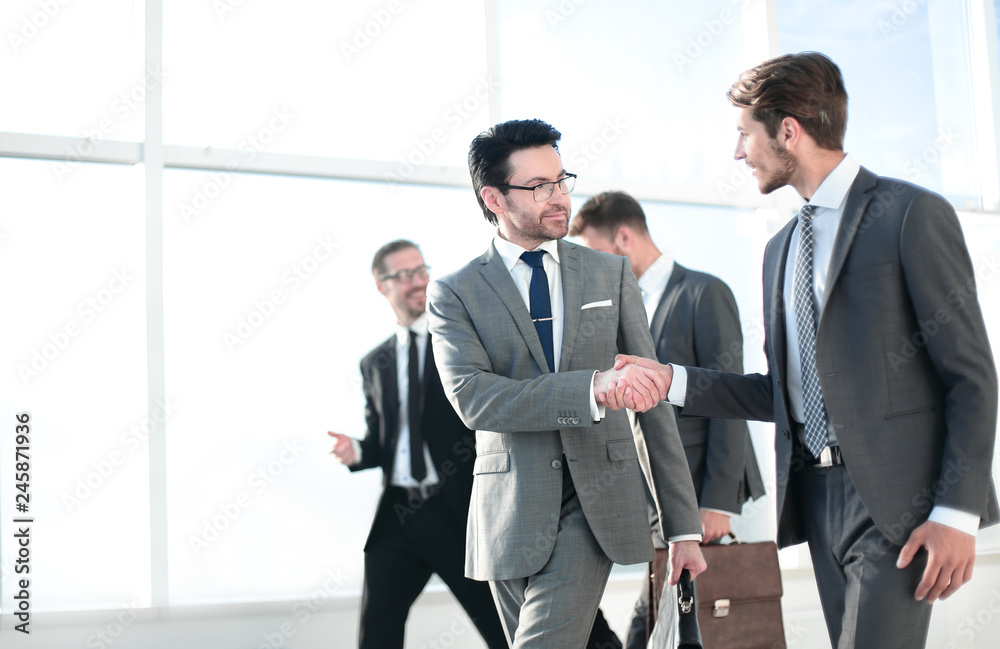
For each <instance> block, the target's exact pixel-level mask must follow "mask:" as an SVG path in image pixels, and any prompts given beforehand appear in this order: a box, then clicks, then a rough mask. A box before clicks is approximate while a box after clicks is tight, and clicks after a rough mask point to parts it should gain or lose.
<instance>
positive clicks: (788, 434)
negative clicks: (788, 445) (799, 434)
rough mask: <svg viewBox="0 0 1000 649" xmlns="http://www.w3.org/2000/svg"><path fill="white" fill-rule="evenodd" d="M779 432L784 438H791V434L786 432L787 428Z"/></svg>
mask: <svg viewBox="0 0 1000 649" xmlns="http://www.w3.org/2000/svg"><path fill="white" fill-rule="evenodd" d="M781 434H782V435H784V436H785V439H791V438H792V434H791V433H789V432H788V429H787V428H786V429H785V430H783V431H781Z"/></svg>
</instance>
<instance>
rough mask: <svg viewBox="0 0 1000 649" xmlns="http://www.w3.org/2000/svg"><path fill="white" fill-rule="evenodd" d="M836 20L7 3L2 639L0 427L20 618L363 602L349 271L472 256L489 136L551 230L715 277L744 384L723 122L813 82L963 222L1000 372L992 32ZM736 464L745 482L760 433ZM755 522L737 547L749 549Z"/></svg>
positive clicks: (746, 234) (369, 317)
mask: <svg viewBox="0 0 1000 649" xmlns="http://www.w3.org/2000/svg"><path fill="white" fill-rule="evenodd" d="M830 4H831V8H826V7H825V6H823V5H822V4H821V5H817V4H816V3H802V2H790V1H786V0H778V1H777V2H763V1H757V0H711V1H709V2H702V3H686V4H682V3H663V2H656V1H654V0H629V1H627V2H621V3H609V2H581V1H580V0H546V1H545V2H543V3H537V2H534V3H532V2H526V1H524V0H503V1H502V2H468V1H467V0H449V1H448V2H439V3H412V2H407V1H405V0H402V1H399V2H396V1H395V0H365V1H364V2H354V3H324V2H315V1H310V0H293V1H291V2H276V1H275V0H271V1H267V0H256V1H254V2H243V1H241V0H217V1H213V2H180V1H178V2H173V1H171V2H165V1H164V0H145V1H144V2H143V1H140V0H131V1H126V0H101V1H99V2H96V1H95V2H87V3H71V2H65V1H64V0H58V1H56V0H53V1H51V2H49V1H45V2H42V1H39V0H12V1H9V2H5V3H4V6H3V9H2V10H0V27H2V28H3V29H2V30H0V32H2V33H3V35H4V40H3V43H2V45H0V87H3V88H4V90H5V100H4V101H2V102H0V298H2V303H3V305H4V311H3V317H0V339H2V340H3V341H4V344H3V345H2V346H0V361H2V363H0V369H2V371H0V405H2V408H0V421H6V422H7V423H6V424H2V425H0V466H2V467H3V469H2V470H0V564H2V572H0V610H2V611H3V612H4V613H7V612H9V611H11V610H12V608H13V607H14V606H15V599H14V596H15V595H16V594H17V591H16V590H15V586H14V584H15V582H14V581H13V577H14V575H16V574H17V573H15V572H14V568H15V565H16V560H17V558H18V555H17V551H18V548H17V546H16V545H14V544H12V543H11V539H12V538H14V537H13V534H14V533H15V531H16V529H15V527H14V523H13V522H12V521H14V519H15V518H17V517H18V516H19V515H21V514H25V512H20V513H19V512H16V511H15V509H14V508H15V500H14V499H13V498H11V497H10V495H11V493H12V488H13V482H12V480H13V478H12V475H11V472H10V471H9V468H10V467H11V466H12V465H13V460H14V452H15V451H14V447H15V443H14V439H15V438H14V431H15V428H14V423H15V422H14V415H15V413H21V412H28V413H30V415H31V420H32V427H33V431H34V434H33V436H32V441H31V453H32V470H31V494H32V496H31V508H30V511H29V512H26V513H28V514H30V515H31V516H32V517H34V520H35V523H34V527H33V529H32V532H33V541H32V545H31V551H32V570H33V573H32V574H33V577H37V581H35V582H34V584H36V585H37V587H33V590H32V603H33V607H34V610H36V611H39V612H42V611H59V610H61V611H67V610H87V609H117V608H119V607H122V606H125V605H127V606H131V607H147V606H162V605H201V604H208V603H225V602H245V601H257V602H261V601H275V600H287V601H295V600H296V599H299V598H302V597H305V596H308V595H309V594H310V593H311V592H313V591H314V589H315V588H316V584H317V583H318V582H323V581H324V577H323V576H324V575H327V574H334V575H336V576H337V579H336V580H335V581H336V584H337V587H336V593H331V594H336V595H343V596H355V595H357V594H358V592H359V590H360V586H361V571H362V547H363V544H364V540H365V537H366V534H367V529H368V525H369V524H370V520H371V514H372V511H373V508H374V506H375V502H376V499H377V497H378V493H379V489H380V484H381V482H380V476H379V474H378V472H377V471H368V472H364V473H361V474H350V473H348V472H347V471H346V470H345V469H344V468H343V467H341V466H339V464H338V463H337V462H336V460H334V459H333V458H331V457H330V456H329V455H328V453H327V452H328V450H329V448H330V442H329V441H328V440H329V438H328V437H327V436H326V434H325V433H326V431H327V430H337V431H340V432H345V433H348V434H352V435H357V436H360V435H361V434H362V433H363V426H364V422H363V402H362V396H361V391H360V385H359V376H358V371H357V366H358V361H359V359H360V358H361V357H362V356H363V355H364V354H365V353H366V352H367V351H368V350H369V349H370V348H371V347H373V346H374V345H375V344H377V343H378V342H380V341H381V340H383V339H385V338H386V337H388V335H389V334H390V331H391V326H392V322H393V318H392V314H391V312H390V310H389V308H388V307H387V305H386V304H385V301H384V300H383V299H382V298H381V296H379V295H378V293H377V292H376V291H375V289H374V286H373V282H372V278H371V273H370V271H369V264H370V260H371V256H372V254H373V253H374V251H375V250H376V249H377V248H378V246H380V245H381V244H382V243H385V242H386V241H388V240H390V239H395V238H399V237H407V238H412V239H414V240H415V241H417V242H418V243H420V244H421V247H422V248H423V252H424V255H425V258H426V260H427V262H428V263H429V264H430V265H431V266H432V267H433V271H432V274H433V275H440V274H442V273H445V272H448V271H450V270H454V269H456V268H458V267H459V266H460V265H461V264H463V263H465V262H467V261H468V260H469V259H471V258H472V257H474V256H476V255H478V254H480V253H481V252H482V251H483V250H485V248H486V247H487V245H488V243H489V239H490V237H491V236H492V228H491V227H490V226H488V225H487V224H486V223H485V222H484V220H483V219H482V215H481V212H480V210H479V207H478V205H477V204H476V201H475V198H474V196H473V194H472V191H471V189H470V187H469V182H468V174H467V171H466V170H465V165H466V161H465V157H466V152H467V147H468V144H469V142H470V141H471V139H472V138H473V137H474V136H475V135H476V134H477V133H479V132H480V131H482V130H483V129H485V128H487V127H488V126H490V125H491V124H492V123H494V122H498V121H501V120H506V119H512V118H525V117H538V118H541V119H545V120H546V121H549V122H550V123H552V124H553V125H554V126H555V127H556V128H558V129H559V130H560V131H562V133H563V140H562V143H561V147H560V149H561V152H562V154H563V158H564V164H565V166H566V168H567V170H569V171H571V172H574V173H578V174H579V175H580V183H579V186H578V187H579V193H578V195H575V196H574V198H573V204H574V206H579V205H580V204H581V202H582V200H583V199H584V198H585V197H586V195H587V194H592V193H596V192H599V191H604V190H609V189H622V190H625V191H628V192H631V193H632V194H634V195H636V196H637V197H639V198H640V199H641V200H642V202H643V205H644V206H645V207H646V208H647V211H648V214H649V218H650V223H651V227H652V229H653V234H654V237H655V238H656V240H657V241H658V242H660V243H661V244H663V246H664V247H665V248H667V249H668V250H669V251H670V252H671V253H672V254H673V255H674V256H675V257H676V258H677V260H678V261H679V262H680V263H682V264H685V265H689V266H691V267H693V268H697V269H700V270H705V271H708V272H711V273H714V274H716V275H718V276H720V277H722V278H723V279H724V280H726V282H727V283H728V284H729V285H730V286H731V287H732V289H733V291H734V293H735V294H736V296H737V300H738V303H739V308H740V313H741V318H742V321H743V325H744V338H745V342H746V368H747V370H748V371H755V370H762V369H763V367H764V359H763V354H762V352H761V349H762V345H763V332H762V326H761V322H762V320H761V295H760V265H761V257H762V254H763V248H764V245H765V243H766V241H767V239H768V237H769V236H770V235H771V234H773V233H774V232H775V231H776V230H777V228H778V227H780V226H781V225H782V224H783V223H784V222H785V221H787V219H788V218H790V213H788V212H787V211H786V210H785V209H784V203H783V201H784V200H785V198H787V196H784V197H783V196H779V195H776V196H770V197H761V196H759V194H758V193H757V191H756V183H755V182H753V179H752V178H750V177H749V175H748V173H747V170H746V167H745V165H743V164H741V163H738V162H735V161H733V160H732V155H733V149H734V146H735V128H734V115H733V111H732V109H731V107H730V106H729V105H728V103H727V102H726V100H725V91H726V89H727V88H728V87H729V85H730V84H731V83H732V82H733V80H735V78H736V77H737V75H738V74H739V72H740V71H741V70H743V69H745V68H746V67H747V66H749V65H752V64H754V63H756V62H759V61H760V60H763V59H764V58H766V57H768V56H769V55H773V54H776V53H778V52H779V51H781V52H791V51H800V50H806V49H815V50H821V51H825V52H827V53H829V54H830V55H831V56H832V57H833V58H834V59H835V60H836V61H837V62H838V63H839V64H840V65H841V67H842V69H843V71H844V75H845V78H846V81H847V86H848V91H849V93H850V96H851V117H850V127H849V130H848V141H847V148H848V150H849V151H850V152H851V153H852V154H853V155H854V156H855V157H856V158H857V159H858V161H859V162H861V163H862V164H864V165H866V166H868V167H870V168H871V169H873V170H874V171H877V172H879V173H883V174H889V175H895V176H899V177H902V178H904V179H907V180H912V181H914V182H917V183H920V184H923V185H926V186H928V187H930V188H931V189H934V190H935V191H939V192H941V193H943V194H944V195H945V196H946V197H947V198H948V199H949V200H951V201H952V202H953V203H954V204H955V205H956V206H958V207H960V208H962V209H963V210H964V211H963V213H962V222H963V226H964V227H965V228H966V233H967V237H968V239H969V242H970V249H971V250H972V254H973V258H974V260H975V261H976V263H977V271H978V273H979V278H980V285H981V290H982V301H983V304H984V308H985V309H986V317H987V320H988V325H989V326H990V327H991V331H992V332H993V336H994V340H995V341H997V345H996V346H1000V313H998V312H997V310H996V307H995V305H997V304H1000V294H998V293H997V290H998V286H1000V282H998V281H997V280H996V276H997V275H998V274H1000V273H997V272H996V266H997V264H996V260H997V254H998V250H997V248H996V245H997V244H996V243H995V242H996V241H997V240H998V236H1000V234H998V232H997V229H998V227H1000V226H998V225H997V223H998V221H997V212H996V210H997V209H998V207H1000V202H998V201H997V200H996V199H995V196H996V195H997V193H998V191H997V190H996V187H998V186H1000V179H998V178H997V171H996V170H997V168H998V160H997V154H996V136H995V133H996V132H997V123H996V121H997V120H996V114H997V109H996V108H995V107H993V104H991V103H990V97H994V96H1000V90H998V88H1000V80H998V79H997V75H996V67H998V66H994V68H993V72H992V73H989V74H987V75H986V76H983V67H982V66H981V65H980V63H981V60H980V59H981V57H977V56H976V55H975V53H976V52H979V51H980V49H977V48H981V46H982V43H981V41H983V39H984V38H985V40H986V43H987V45H988V46H990V47H992V50H990V51H992V52H994V53H995V52H996V51H997V48H996V40H997V30H996V28H995V25H994V24H993V23H990V24H989V25H987V28H986V29H985V30H983V29H980V28H981V27H982V21H979V22H978V23H977V22H976V21H975V20H972V19H970V16H971V15H976V16H978V15H980V14H982V13H984V12H985V15H988V16H989V20H990V21H993V20H994V19H993V15H994V13H995V12H992V11H985V10H986V8H989V9H991V10H993V9H995V6H996V3H995V2H993V3H990V2H988V0H964V1H962V2H943V1H941V0H928V1H927V2H924V1H922V0H920V1H916V0H915V1H913V2H902V3H900V2H890V1H880V2H874V3H871V2H868V3H866V2H861V1H860V0H859V1H857V2H848V3H843V2H842V3H836V5H837V6H836V8H832V5H833V3H830ZM775 8H776V13H774V9H775ZM909 9H912V11H909ZM973 9H975V10H976V11H978V12H979V13H976V12H974V11H972V10H973ZM899 12H902V13H899ZM817 25H821V26H822V29H817V28H816V26H817ZM986 32H988V33H989V36H988V38H986V37H985V36H984V34H985V33H986ZM161 43H162V47H160V44H161ZM987 49H989V47H987ZM970 97H972V98H973V99H970ZM991 138H992V139H991ZM991 143H992V144H991ZM990 146H992V149H991V148H990ZM98 163H101V164H98ZM991 192H992V193H991ZM779 194H780V193H779ZM991 246H992V247H991ZM752 434H753V439H754V443H755V444H756V447H757V452H758V457H759V458H760V461H761V466H762V469H763V470H764V473H765V482H767V483H768V484H769V485H773V458H772V454H771V443H772V435H773V427H771V426H768V425H764V424H755V425H754V426H753V428H752ZM765 502H767V501H765ZM763 507H766V508H762V506H758V507H756V508H755V509H754V510H753V512H750V514H751V515H748V517H747V519H746V521H745V522H744V523H743V524H744V525H745V528H744V530H745V532H746V536H748V537H749V538H750V539H752V540H756V539H759V538H766V537H769V536H772V535H773V533H774V529H773V503H769V502H767V504H766V506H763ZM980 548H981V549H985V550H998V549H1000V532H995V531H988V532H985V533H983V535H982V537H981V541H980ZM42 584H45V585H44V587H43V586H42ZM123 602H124V603H125V604H123Z"/></svg>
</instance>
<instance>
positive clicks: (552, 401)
mask: <svg viewBox="0 0 1000 649" xmlns="http://www.w3.org/2000/svg"><path fill="white" fill-rule="evenodd" d="M427 297H428V304H427V313H428V315H429V317H430V329H431V340H432V342H433V344H434V358H435V359H436V360H437V363H438V371H439V372H440V374H441V382H442V385H443V386H444V389H445V394H446V395H447V397H448V400H449V401H451V403H452V405H453V406H454V408H455V412H457V413H458V416H459V417H460V418H461V419H462V421H463V422H464V423H465V425H466V426H468V427H469V428H471V429H473V430H489V431H494V432H501V433H516V432H533V431H547V430H555V429H557V428H567V427H569V426H577V427H589V426H592V425H593V423H594V422H593V421H592V420H591V418H590V396H591V390H592V388H591V382H592V379H593V376H594V372H593V371H575V372H556V373H554V374H551V373H550V374H542V375H540V376H537V377H535V378H532V379H512V378H508V377H506V376H502V375H499V374H496V373H494V371H493V368H492V365H491V363H490V359H489V355H488V354H487V353H486V349H485V348H484V347H483V343H482V340H481V339H480V338H479V332H478V331H477V330H476V327H475V324H474V323H473V320H472V317H471V315H470V314H469V312H468V309H466V306H465V304H464V303H463V302H462V300H461V298H460V297H459V296H458V295H457V294H456V293H455V291H454V290H452V288H451V287H450V286H448V285H446V284H445V283H443V282H441V281H436V282H432V283H431V284H430V285H429V286H428V287H427ZM560 413H575V415H574V417H573V418H571V419H572V421H573V422H575V423H572V424H570V423H567V420H566V419H565V417H564V415H562V414H560ZM561 417H562V418H563V419H562V421H559V420H560V418H561Z"/></svg>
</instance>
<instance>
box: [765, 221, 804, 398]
mask: <svg viewBox="0 0 1000 649" xmlns="http://www.w3.org/2000/svg"><path fill="white" fill-rule="evenodd" d="M795 224H796V220H795V219H792V220H791V221H789V222H788V224H787V225H785V227H784V228H782V229H781V231H779V232H778V234H776V235H775V236H774V245H775V246H776V247H777V249H776V253H777V254H776V255H774V258H772V259H770V260H765V268H764V272H765V273H769V274H770V276H765V278H764V286H768V285H770V286H771V295H770V305H771V309H770V311H771V312H770V314H768V317H769V319H770V321H771V335H772V336H773V337H774V346H773V347H772V353H773V354H774V367H775V371H776V372H778V378H779V379H780V380H781V382H782V383H784V381H785V380H786V374H787V369H786V368H785V363H786V359H787V358H788V355H787V349H786V347H785V345H787V344H788V341H787V340H786V338H787V332H786V331H785V266H786V265H787V264H788V248H789V246H790V244H791V240H792V232H794V231H795Z"/></svg>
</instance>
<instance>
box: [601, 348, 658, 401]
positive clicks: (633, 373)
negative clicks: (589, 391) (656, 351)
mask: <svg viewBox="0 0 1000 649" xmlns="http://www.w3.org/2000/svg"><path fill="white" fill-rule="evenodd" d="M673 376H674V370H673V368H672V367H670V366H669V365H661V364H660V363H657V362H656V361H654V360H650V359H648V358H642V357H640V356H626V355H625V354H618V356H616V357H615V364H614V367H612V368H611V369H610V370H606V371H604V372H598V373H597V375H596V376H595V377H594V397H595V398H596V399H597V403H598V404H600V405H602V406H607V407H608V408H611V409H612V410H620V409H621V408H630V409H632V410H635V411H636V412H646V411H647V410H649V409H650V408H652V407H653V406H655V405H656V404H657V403H659V402H660V401H665V400H666V398H667V390H669V389H670V382H671V380H672V379H673Z"/></svg>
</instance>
